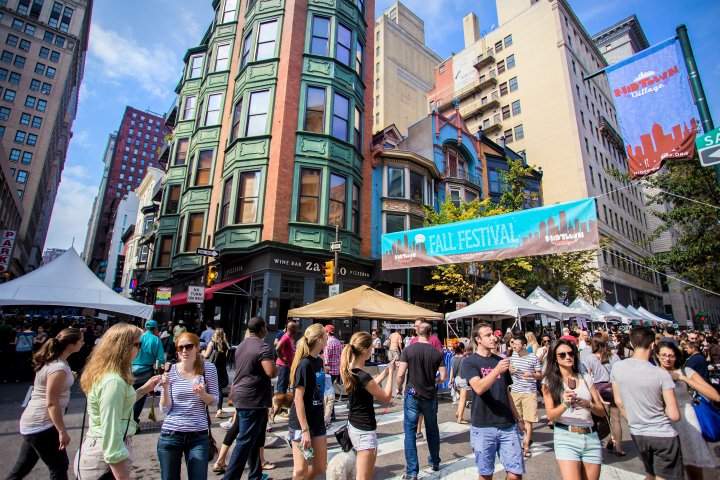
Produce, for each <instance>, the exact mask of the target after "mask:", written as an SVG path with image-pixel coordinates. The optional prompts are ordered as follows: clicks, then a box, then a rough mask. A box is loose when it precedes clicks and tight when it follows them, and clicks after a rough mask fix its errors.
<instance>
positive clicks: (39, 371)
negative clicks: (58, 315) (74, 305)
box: [7, 328, 83, 480]
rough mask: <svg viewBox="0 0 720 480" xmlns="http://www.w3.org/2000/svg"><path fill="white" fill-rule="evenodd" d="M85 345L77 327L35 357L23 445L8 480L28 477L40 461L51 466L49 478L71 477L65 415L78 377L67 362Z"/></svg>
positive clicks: (23, 423) (22, 425) (23, 419)
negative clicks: (71, 391)
mask: <svg viewBox="0 0 720 480" xmlns="http://www.w3.org/2000/svg"><path fill="white" fill-rule="evenodd" d="M82 346H83V334H82V332H81V331H80V330H79V329H77V328H66V329H64V330H61V331H60V333H58V335H57V336H56V337H55V338H51V339H50V340H47V341H46V342H45V343H43V344H41V346H40V349H39V350H38V351H37V353H35V355H34V356H33V367H34V368H35V382H34V384H33V389H32V394H31V396H30V401H29V402H28V404H27V407H25V410H23V413H22V416H21V417H20V434H21V435H22V446H21V447H20V455H19V456H18V459H17V462H16V463H15V467H14V468H13V470H12V472H11V473H10V475H9V476H8V477H7V478H8V480H17V479H21V478H25V477H26V476H27V475H28V474H29V473H30V472H31V471H32V469H33V467H34V466H35V464H36V463H37V461H38V460H39V459H42V461H43V462H44V463H45V465H47V467H48V470H49V471H50V475H49V478H51V479H53V480H61V479H67V478H68V476H67V470H68V465H69V463H70V462H69V461H68V456H67V451H66V447H67V445H68V444H69V443H70V436H69V435H68V433H67V430H66V429H65V420H64V419H63V413H64V412H65V408H66V407H67V405H68V403H69V401H70V387H72V384H73V382H74V381H75V378H74V377H73V373H72V371H71V370H70V365H68V362H67V360H68V357H69V356H70V355H72V354H73V353H76V352H78V351H80V349H81V348H82Z"/></svg>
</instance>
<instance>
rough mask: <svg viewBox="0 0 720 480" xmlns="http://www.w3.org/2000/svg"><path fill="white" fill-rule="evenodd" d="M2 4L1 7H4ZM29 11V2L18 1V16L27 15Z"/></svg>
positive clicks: (24, 0) (27, 0) (28, 0)
mask: <svg viewBox="0 0 720 480" xmlns="http://www.w3.org/2000/svg"><path fill="white" fill-rule="evenodd" d="M4 3H6V2H4ZM4 3H3V6H4ZM29 11H30V0H20V1H19V2H18V6H17V12H18V13H19V14H20V15H27V14H28V12H29Z"/></svg>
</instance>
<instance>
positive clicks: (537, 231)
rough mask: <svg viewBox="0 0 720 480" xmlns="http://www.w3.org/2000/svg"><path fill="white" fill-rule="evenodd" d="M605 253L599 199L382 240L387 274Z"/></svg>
mask: <svg viewBox="0 0 720 480" xmlns="http://www.w3.org/2000/svg"><path fill="white" fill-rule="evenodd" d="M598 247H599V236H598V225H597V212H596V210H595V199H593V198H586V199H583V200H577V201H573V202H567V203H558V204H555V205H550V206H545V207H539V208H532V209H529V210H519V211H517V212H512V213H506V214H504V215H496V216H493V217H483V218H476V219H473V220H465V221H462V222H454V223H448V224H444V225H435V226H432V227H424V228H416V229H414V230H405V231H402V232H394V233H386V234H384V235H383V236H382V241H381V251H382V269H383V270H395V269H399V268H410V267H426V266H434V265H445V264H449V263H464V262H476V261H483V260H504V259H507V258H515V257H528V256H533V255H547V254H551V253H566V252H575V251H578V250H590V249H593V248H598Z"/></svg>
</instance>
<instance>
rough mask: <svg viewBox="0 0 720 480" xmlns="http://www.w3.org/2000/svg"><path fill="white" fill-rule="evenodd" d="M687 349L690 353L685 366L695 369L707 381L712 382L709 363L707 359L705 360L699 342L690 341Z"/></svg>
mask: <svg viewBox="0 0 720 480" xmlns="http://www.w3.org/2000/svg"><path fill="white" fill-rule="evenodd" d="M685 351H686V352H687V354H688V358H687V360H686V361H685V366H686V367H688V368H692V369H693V370H695V371H696V372H697V373H698V374H699V375H700V376H701V377H703V379H704V380H705V381H706V382H708V383H710V371H709V370H708V363H707V360H705V356H704V355H703V354H702V353H701V352H700V347H699V346H698V344H697V343H696V342H688V344H687V346H686V347H685Z"/></svg>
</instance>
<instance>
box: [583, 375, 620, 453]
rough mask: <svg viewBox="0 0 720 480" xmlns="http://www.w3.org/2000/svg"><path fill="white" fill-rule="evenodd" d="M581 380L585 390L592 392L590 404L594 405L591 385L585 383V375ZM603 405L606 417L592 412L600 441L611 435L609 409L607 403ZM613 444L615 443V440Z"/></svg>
mask: <svg viewBox="0 0 720 480" xmlns="http://www.w3.org/2000/svg"><path fill="white" fill-rule="evenodd" d="M580 379H581V380H582V381H583V383H584V384H585V388H587V389H588V392H590V399H591V400H590V402H591V403H592V389H591V388H590V385H588V383H587V381H585V376H584V375H582V374H581V375H580ZM598 393H599V392H598ZM601 400H602V398H601ZM601 403H602V407H603V413H604V414H605V415H603V416H597V415H595V414H594V413H592V411H591V414H592V419H593V423H594V424H595V429H596V430H597V433H598V438H600V440H602V439H603V438H605V437H607V436H608V435H610V415H609V414H608V411H607V408H605V402H601ZM613 442H614V439H613Z"/></svg>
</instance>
